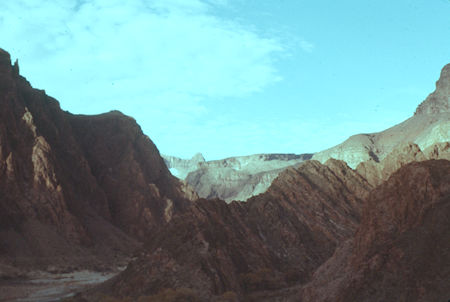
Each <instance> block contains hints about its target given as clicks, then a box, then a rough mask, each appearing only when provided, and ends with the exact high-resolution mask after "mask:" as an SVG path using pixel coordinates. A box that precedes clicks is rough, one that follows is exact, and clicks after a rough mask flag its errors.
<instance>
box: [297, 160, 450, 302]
mask: <svg viewBox="0 0 450 302" xmlns="http://www.w3.org/2000/svg"><path fill="white" fill-rule="evenodd" d="M449 172H450V162H449V161H447V160H430V161H425V162H419V163H411V164H408V165H406V166H404V167H402V168H401V169H400V170H398V171H397V172H395V173H394V174H393V175H392V176H391V177H390V178H389V179H388V181H386V182H385V183H383V184H382V185H380V186H379V187H377V188H376V189H375V190H374V191H373V192H372V193H371V195H370V198H369V199H368V201H367V205H366V207H365V210H364V214H363V218H362V220H361V221H362V222H361V226H360V227H359V229H358V231H357V233H356V235H355V237H354V238H353V239H351V240H349V241H348V242H346V243H345V244H343V245H342V246H341V247H340V248H338V250H337V251H336V253H335V254H334V255H333V257H331V258H330V259H329V260H328V261H327V262H326V263H325V264H323V265H322V266H321V267H320V268H319V269H318V270H317V271H316V272H315V273H314V277H313V281H312V282H311V283H310V284H308V285H307V286H306V287H305V288H304V290H303V299H302V301H319V302H320V301H367V302H368V301H393V300H395V301H430V302H431V301H447V300H448V299H449V297H450V283H449V280H450V252H449V251H450V241H449V240H448V238H450V173H449ZM297 299H299V296H297ZM293 301H294V298H293Z"/></svg>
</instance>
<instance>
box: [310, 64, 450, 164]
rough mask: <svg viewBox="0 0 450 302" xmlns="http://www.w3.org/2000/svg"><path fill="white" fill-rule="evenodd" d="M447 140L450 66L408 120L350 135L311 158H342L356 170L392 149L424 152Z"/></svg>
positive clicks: (448, 134) (448, 138)
mask: <svg viewBox="0 0 450 302" xmlns="http://www.w3.org/2000/svg"><path fill="white" fill-rule="evenodd" d="M448 141H450V64H447V65H446V66H445V67H444V68H443V69H442V71H441V75H440V78H439V80H438V81H437V82H436V90H435V91H434V92H433V93H431V94H430V95H429V96H428V97H427V98H426V99H425V100H424V101H423V102H422V103H421V104H420V105H419V106H418V107H417V110H416V112H415V114H414V116H412V117H411V118H409V119H407V120H406V121H404V122H402V123H400V124H398V125H396V126H394V127H391V128H389V129H387V130H384V131H382V132H378V133H372V134H358V135H354V136H351V137H350V138H349V139H347V140H346V141H345V142H343V143H341V144H339V145H337V146H335V147H332V148H330V149H327V150H324V151H321V152H318V153H316V154H314V156H313V159H316V160H319V161H320V162H325V161H327V160H328V159H329V158H336V159H341V160H344V161H345V162H347V164H348V165H349V166H350V167H352V168H356V167H357V165H358V164H360V163H361V162H364V161H366V160H370V159H372V160H373V161H375V162H379V161H381V160H383V159H384V158H385V157H386V155H387V154H389V153H390V152H391V151H392V150H393V149H394V148H396V147H398V146H401V145H405V144H408V143H415V144H417V145H418V146H419V147H420V149H422V150H425V149H426V148H428V147H429V146H431V145H433V144H435V143H438V142H441V143H445V142H448Z"/></svg>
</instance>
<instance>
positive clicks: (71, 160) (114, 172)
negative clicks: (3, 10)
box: [0, 50, 184, 269]
mask: <svg viewBox="0 0 450 302" xmlns="http://www.w3.org/2000/svg"><path fill="white" fill-rule="evenodd" d="M0 104H1V106H0V260H1V261H2V262H5V263H8V264H14V265H17V266H25V267H33V266H38V267H40V268H46V266H48V265H52V266H53V265H56V266H58V265H59V266H67V267H69V269H70V267H80V266H83V267H92V266H93V265H98V264H99V263H103V262H109V263H111V262H114V261H115V260H116V259H119V258H120V259H123V256H124V255H129V254H130V253H131V252H132V251H133V249H135V248H136V247H137V246H138V245H139V244H138V240H141V239H143V238H144V237H145V235H146V234H148V233H149V232H151V227H152V226H154V225H156V224H161V223H165V220H169V219H170V217H171V214H172V212H173V211H176V210H177V209H178V208H181V207H182V206H183V205H182V204H183V200H184V199H183V198H182V192H181V187H180V183H179V182H178V180H176V179H175V178H173V177H172V176H171V175H170V173H169V171H168V170H167V168H166V167H165V165H164V163H163V160H162V159H161V158H160V157H159V153H158V150H157V149H156V147H155V146H154V145H153V143H152V142H151V141H150V140H149V139H148V138H147V137H145V136H144V135H143V134H142V131H141V130H140V128H139V126H138V125H137V124H136V123H135V122H134V120H132V119H130V118H128V117H126V116H124V115H122V114H119V113H117V112H112V113H108V114H104V115H100V116H93V117H83V116H73V115H71V114H69V113H67V112H64V111H62V110H61V109H60V107H59V103H58V102H57V101H56V100H54V99H52V98H51V97H49V96H47V95H46V94H45V92H44V91H42V90H36V89H33V88H32V87H31V86H30V84H29V83H28V82H27V81H26V79H25V78H23V77H21V76H20V75H19V68H18V64H17V62H16V64H15V65H14V66H11V62H10V56H9V54H8V53H7V52H5V51H3V50H0ZM133 207H134V208H133ZM124 208H127V211H124ZM164 214H166V215H164ZM164 217H166V218H164Z"/></svg>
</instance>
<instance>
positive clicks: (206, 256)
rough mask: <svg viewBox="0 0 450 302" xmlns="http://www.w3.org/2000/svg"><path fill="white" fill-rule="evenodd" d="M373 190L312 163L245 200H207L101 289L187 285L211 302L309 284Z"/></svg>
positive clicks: (338, 164) (340, 169)
mask: <svg viewBox="0 0 450 302" xmlns="http://www.w3.org/2000/svg"><path fill="white" fill-rule="evenodd" d="M370 188H371V186H370V185H369V184H368V183H367V182H366V181H365V180H364V179H363V178H362V177H361V176H360V175H358V174H357V173H356V172H355V171H353V170H352V169H350V168H349V167H348V166H347V165H346V164H345V163H344V162H342V161H336V160H331V161H330V162H329V163H328V164H327V165H322V164H320V163H319V162H317V161H308V162H305V163H303V164H301V165H300V166H299V167H298V168H288V169H287V170H286V171H284V172H282V173H281V174H280V176H279V177H278V178H277V179H276V180H275V181H274V183H273V184H272V186H271V187H270V188H269V190H268V191H267V192H266V193H263V194H261V195H259V196H255V197H252V198H250V199H249V200H248V201H247V202H232V203H231V204H226V203H225V202H223V201H221V200H217V199H216V200H204V199H201V200H199V201H197V202H195V203H193V204H192V206H191V207H190V209H189V210H188V211H186V212H185V213H183V214H182V215H180V216H178V217H175V218H174V219H173V221H172V222H171V223H170V224H169V225H168V226H167V228H165V229H164V230H161V231H160V232H159V233H158V234H156V236H155V237H153V238H149V241H148V242H147V244H146V246H145V252H143V253H142V255H141V256H140V257H139V258H138V259H137V260H136V261H134V262H132V263H131V264H130V265H129V267H128V268H127V270H126V271H124V272H123V273H122V274H121V275H120V276H118V277H117V278H116V279H113V280H111V281H110V282H108V283H107V284H106V285H105V287H104V288H103V290H104V291H105V292H107V293H109V294H112V295H115V296H133V297H137V296H141V295H154V294H157V293H158V292H159V291H161V290H163V289H164V287H166V288H178V287H186V288H190V289H191V290H194V291H195V292H197V293H198V295H199V296H200V297H201V298H203V299H206V300H210V299H212V298H213V297H214V296H220V295H223V294H224V293H226V292H227V291H233V292H235V293H236V294H237V295H239V296H240V297H247V298H251V297H253V298H256V297H258V296H260V295H263V296H264V295H267V291H275V290H277V289H280V288H285V287H287V286H290V285H293V284H303V283H305V282H307V281H308V280H309V278H310V276H311V275H312V273H313V272H314V270H315V269H316V268H317V267H318V266H319V265H320V264H322V263H323V262H324V261H326V259H328V258H329V257H331V255H332V254H333V252H334V250H335V248H336V246H337V245H338V244H339V243H340V242H341V241H344V240H346V239H348V238H349V237H350V236H351V235H352V234H353V232H354V230H355V229H356V228H357V226H358V224H359V221H360V215H361V209H362V205H363V200H364V198H365V197H366V196H367V195H368V192H369V189H370Z"/></svg>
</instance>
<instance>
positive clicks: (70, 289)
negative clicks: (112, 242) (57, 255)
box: [0, 268, 123, 302]
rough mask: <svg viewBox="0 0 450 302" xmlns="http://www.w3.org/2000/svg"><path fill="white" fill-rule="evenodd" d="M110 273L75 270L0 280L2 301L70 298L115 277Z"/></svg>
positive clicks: (23, 301)
mask: <svg viewBox="0 0 450 302" xmlns="http://www.w3.org/2000/svg"><path fill="white" fill-rule="evenodd" d="M121 270H123V268H118V269H116V270H115V271H111V272H94V271H77V272H70V273H62V274H52V273H48V272H42V271H36V272H31V273H28V274H27V275H26V276H22V277H16V278H12V279H4V280H0V289H1V290H0V301H1V302H6V301H8V302H34V301H40V302H52V301H60V300H61V299H64V298H68V297H71V296H73V295H75V294H76V293H77V292H80V291H84V290H86V289H88V288H90V287H92V286H94V285H96V284H99V283H101V282H104V281H106V280H108V279H110V278H112V277H114V276H115V275H117V274H118V273H119V272H120V271H121Z"/></svg>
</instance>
